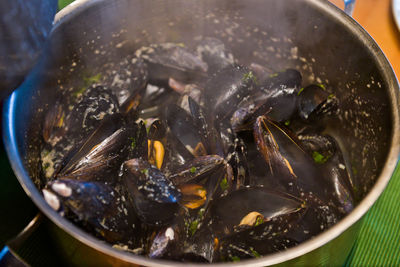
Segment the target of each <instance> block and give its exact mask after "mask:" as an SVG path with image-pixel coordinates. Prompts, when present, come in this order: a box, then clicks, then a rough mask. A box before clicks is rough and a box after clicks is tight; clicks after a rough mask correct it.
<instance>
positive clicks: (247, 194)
mask: <svg viewBox="0 0 400 267" xmlns="http://www.w3.org/2000/svg"><path fill="white" fill-rule="evenodd" d="M303 208H304V201H302V200H301V199H299V198H296V197H294V196H292V195H289V194H286V193H282V192H278V191H272V190H269V189H266V188H263V187H249V188H247V187H246V188H242V189H239V190H236V191H233V192H231V193H229V194H228V195H226V196H224V197H222V198H220V199H219V200H218V201H215V202H213V203H212V205H211V206H210V209H211V210H210V213H211V216H212V218H213V219H212V220H213V223H212V225H211V227H212V229H213V232H214V233H215V234H216V235H217V236H218V235H219V236H225V235H229V234H232V233H233V232H235V227H237V226H239V225H240V224H241V222H242V220H243V218H245V217H246V216H248V215H249V214H250V213H252V212H257V213H259V214H260V215H262V216H263V218H265V220H270V219H272V218H274V217H277V216H281V215H283V214H290V213H296V212H297V211H299V210H301V209H303Z"/></svg>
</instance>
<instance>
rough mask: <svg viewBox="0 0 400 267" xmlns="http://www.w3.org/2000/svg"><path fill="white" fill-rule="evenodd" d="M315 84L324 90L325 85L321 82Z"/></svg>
mask: <svg viewBox="0 0 400 267" xmlns="http://www.w3.org/2000/svg"><path fill="white" fill-rule="evenodd" d="M317 86H319V87H321V88H322V90H326V88H325V85H323V84H321V83H319V84H317Z"/></svg>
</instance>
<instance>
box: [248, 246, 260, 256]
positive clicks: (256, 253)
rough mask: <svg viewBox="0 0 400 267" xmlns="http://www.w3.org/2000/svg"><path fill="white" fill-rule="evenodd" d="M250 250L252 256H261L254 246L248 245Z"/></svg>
mask: <svg viewBox="0 0 400 267" xmlns="http://www.w3.org/2000/svg"><path fill="white" fill-rule="evenodd" d="M250 252H251V254H253V256H254V257H256V258H259V257H261V255H260V253H258V252H257V251H255V250H254V248H252V247H250Z"/></svg>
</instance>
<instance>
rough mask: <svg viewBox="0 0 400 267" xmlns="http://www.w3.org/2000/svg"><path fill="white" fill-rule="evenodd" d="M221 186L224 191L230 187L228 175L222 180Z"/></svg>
mask: <svg viewBox="0 0 400 267" xmlns="http://www.w3.org/2000/svg"><path fill="white" fill-rule="evenodd" d="M219 186H220V187H221V189H222V191H225V190H226V189H228V180H227V179H226V177H224V179H222V181H221V182H220V183H219Z"/></svg>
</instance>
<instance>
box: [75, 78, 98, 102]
mask: <svg viewBox="0 0 400 267" xmlns="http://www.w3.org/2000/svg"><path fill="white" fill-rule="evenodd" d="M100 79H101V74H100V73H98V74H96V75H93V76H90V77H83V86H82V87H81V88H80V89H79V90H78V91H76V92H75V93H74V96H75V97H78V96H79V95H81V94H83V93H84V92H85V90H86V89H87V88H88V87H89V86H91V85H92V84H94V83H98V82H99V81H100Z"/></svg>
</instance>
